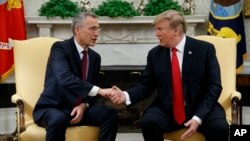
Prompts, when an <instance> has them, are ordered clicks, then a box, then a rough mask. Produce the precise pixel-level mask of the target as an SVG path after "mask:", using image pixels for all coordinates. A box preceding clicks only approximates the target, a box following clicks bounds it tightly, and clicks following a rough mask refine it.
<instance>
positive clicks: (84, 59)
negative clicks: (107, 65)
mask: <svg viewBox="0 0 250 141" xmlns="http://www.w3.org/2000/svg"><path fill="white" fill-rule="evenodd" d="M82 53H83V57H82V80H87V62H88V58H87V50H83V52H82Z"/></svg>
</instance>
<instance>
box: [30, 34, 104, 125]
mask: <svg viewBox="0 0 250 141" xmlns="http://www.w3.org/2000/svg"><path fill="white" fill-rule="evenodd" d="M88 55H89V69H88V78H87V81H82V80H81V72H82V71H81V69H82V68H81V59H80V56H79V53H78V51H77V49H76V45H75V43H74V38H73V37H72V38H71V39H68V40H65V41H60V42H56V43H54V44H53V46H52V48H51V52H50V55H49V58H48V63H47V69H46V75H45V84H44V90H43V92H42V94H41V96H40V98H39V99H38V101H37V104H36V106H35V109H34V112H33V117H34V121H35V122H37V121H38V120H39V119H40V118H41V116H42V115H43V114H44V112H46V111H47V110H48V109H49V108H57V109H59V110H61V111H63V112H64V113H65V114H70V112H71V111H72V109H73V105H74V104H75V101H76V99H77V98H78V96H81V97H82V99H83V101H86V102H88V103H89V104H90V106H91V105H93V104H94V103H95V97H90V96H88V94H89V92H90V90H91V89H92V87H93V85H96V84H97V82H98V76H99V71H100V63H101V57H100V55H99V54H98V53H96V52H95V51H93V50H92V49H90V48H89V49H88Z"/></svg>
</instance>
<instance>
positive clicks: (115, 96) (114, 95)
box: [109, 86, 126, 104]
mask: <svg viewBox="0 0 250 141" xmlns="http://www.w3.org/2000/svg"><path fill="white" fill-rule="evenodd" d="M109 99H110V100H111V101H112V102H113V103H115V104H121V103H124V102H125V101H126V97H125V94H124V93H123V91H122V90H121V89H119V88H118V87H116V86H113V87H112V90H111V93H110V95H109Z"/></svg>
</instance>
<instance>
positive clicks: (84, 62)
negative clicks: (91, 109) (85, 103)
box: [74, 50, 88, 107]
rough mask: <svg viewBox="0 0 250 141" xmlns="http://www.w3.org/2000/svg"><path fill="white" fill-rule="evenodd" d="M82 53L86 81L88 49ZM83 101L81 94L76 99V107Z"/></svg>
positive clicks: (83, 74) (83, 75)
mask: <svg viewBox="0 0 250 141" xmlns="http://www.w3.org/2000/svg"><path fill="white" fill-rule="evenodd" d="M82 53H83V57H82V80H84V81H86V80H87V62H88V58H87V50H83V51H82ZM81 102H82V98H81V97H80V96H79V97H78V98H77V99H76V102H75V104H74V107H75V106H78V105H80V104H81Z"/></svg>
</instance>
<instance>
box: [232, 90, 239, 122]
mask: <svg viewBox="0 0 250 141" xmlns="http://www.w3.org/2000/svg"><path fill="white" fill-rule="evenodd" d="M230 98H231V104H232V109H231V110H232V125H239V124H240V118H239V117H240V104H239V103H240V99H241V93H239V92H237V91H235V92H233V93H231V97H230Z"/></svg>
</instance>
